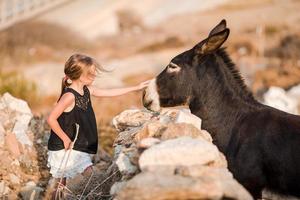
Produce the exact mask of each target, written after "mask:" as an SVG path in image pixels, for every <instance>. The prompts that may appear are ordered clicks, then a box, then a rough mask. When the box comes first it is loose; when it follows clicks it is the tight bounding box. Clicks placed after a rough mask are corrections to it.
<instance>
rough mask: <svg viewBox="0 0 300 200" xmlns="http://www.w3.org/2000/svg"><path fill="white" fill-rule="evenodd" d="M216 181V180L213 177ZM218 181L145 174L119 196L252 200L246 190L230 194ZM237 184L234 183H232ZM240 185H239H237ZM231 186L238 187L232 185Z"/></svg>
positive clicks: (144, 199)
mask: <svg viewBox="0 0 300 200" xmlns="http://www.w3.org/2000/svg"><path fill="white" fill-rule="evenodd" d="M211 177H212V176H211ZM214 178H216V179H211V178H206V177H201V178H193V177H185V176H180V175H171V174H162V173H153V172H142V173H140V174H138V175H136V176H135V177H134V178H132V179H131V180H129V181H128V182H127V183H126V184H125V186H123V187H122V189H121V191H120V192H119V193H118V194H117V196H116V199H118V200H153V199H155V200H164V199H176V200H187V199H214V200H218V199H227V198H228V199H243V200H248V199H252V198H251V196H250V195H249V193H248V192H246V190H243V189H241V188H240V187H239V186H237V188H239V191H236V192H234V190H235V189H236V187H235V188H232V189H231V190H232V191H233V192H232V193H231V192H228V191H227V189H228V187H225V188H224V185H222V183H221V182H220V181H219V179H217V176H214ZM231 180H233V179H231ZM237 184H238V183H237ZM230 186H236V185H235V184H231V185H230Z"/></svg>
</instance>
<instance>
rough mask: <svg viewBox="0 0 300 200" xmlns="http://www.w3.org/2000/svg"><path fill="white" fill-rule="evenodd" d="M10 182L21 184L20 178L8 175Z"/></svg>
mask: <svg viewBox="0 0 300 200" xmlns="http://www.w3.org/2000/svg"><path fill="white" fill-rule="evenodd" d="M8 177H9V180H10V182H11V183H12V184H20V178H19V177H17V176H16V175H14V174H8Z"/></svg>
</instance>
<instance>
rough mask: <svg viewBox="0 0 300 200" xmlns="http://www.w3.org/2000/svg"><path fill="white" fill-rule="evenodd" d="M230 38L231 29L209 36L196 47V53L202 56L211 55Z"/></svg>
mask: <svg viewBox="0 0 300 200" xmlns="http://www.w3.org/2000/svg"><path fill="white" fill-rule="evenodd" d="M228 36H229V29H228V28H225V30H223V31H221V32H218V33H215V34H213V35H210V36H208V38H206V39H205V40H204V41H202V42H201V43H200V44H199V45H197V46H196V52H197V53H200V54H206V53H211V52H213V51H215V50H217V49H218V48H220V47H221V46H222V44H223V43H224V42H225V41H226V40H227V38H228Z"/></svg>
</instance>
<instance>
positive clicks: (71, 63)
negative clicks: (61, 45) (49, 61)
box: [60, 54, 106, 97]
mask: <svg viewBox="0 0 300 200" xmlns="http://www.w3.org/2000/svg"><path fill="white" fill-rule="evenodd" d="M91 66H95V68H96V72H97V73H99V72H103V71H106V70H105V69H103V68H102V66H100V65H99V64H98V63H97V61H96V60H95V59H93V58H91V57H89V56H86V55H82V54H73V55H72V56H71V57H70V58H69V59H68V60H67V62H66V63H65V69H64V72H65V77H64V78H63V79H62V84H61V94H60V97H61V96H62V94H63V91H64V90H65V88H66V87H69V86H70V85H71V83H68V80H72V81H73V80H77V79H79V77H80V76H81V74H82V73H83V72H84V71H86V70H88V69H89V68H90V67H91Z"/></svg>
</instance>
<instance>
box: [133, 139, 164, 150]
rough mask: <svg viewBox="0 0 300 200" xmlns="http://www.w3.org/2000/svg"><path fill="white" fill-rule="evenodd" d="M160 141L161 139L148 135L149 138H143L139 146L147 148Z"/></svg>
mask: <svg viewBox="0 0 300 200" xmlns="http://www.w3.org/2000/svg"><path fill="white" fill-rule="evenodd" d="M158 143H160V139H157V138H153V137H148V138H144V139H142V140H141V141H140V142H139V143H138V147H139V148H144V149H147V148H149V147H151V146H153V145H155V144H158Z"/></svg>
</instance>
